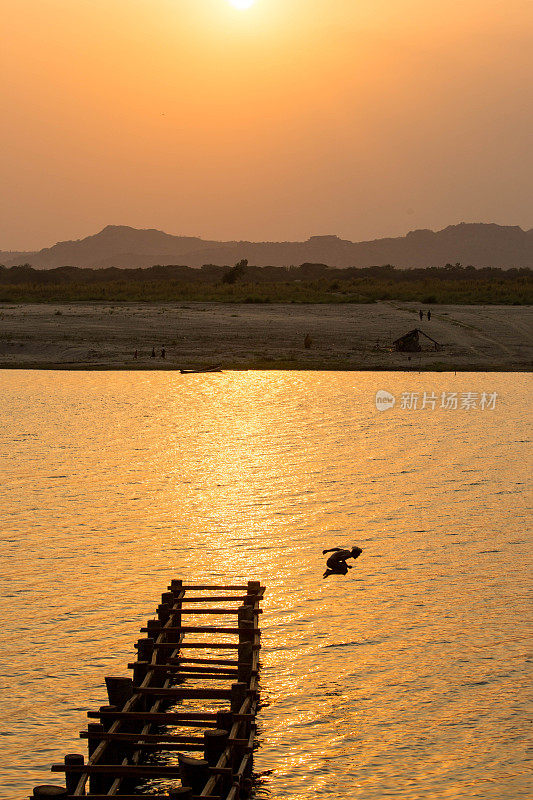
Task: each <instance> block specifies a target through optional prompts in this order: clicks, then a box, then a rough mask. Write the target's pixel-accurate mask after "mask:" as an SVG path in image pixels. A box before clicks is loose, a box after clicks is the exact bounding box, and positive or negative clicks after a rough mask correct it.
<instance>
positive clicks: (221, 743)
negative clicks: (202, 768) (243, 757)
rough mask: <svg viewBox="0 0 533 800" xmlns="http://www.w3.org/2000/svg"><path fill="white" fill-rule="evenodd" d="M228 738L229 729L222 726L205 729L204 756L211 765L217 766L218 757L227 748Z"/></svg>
mask: <svg viewBox="0 0 533 800" xmlns="http://www.w3.org/2000/svg"><path fill="white" fill-rule="evenodd" d="M227 740H228V731H226V730H224V729H222V728H213V729H211V730H207V731H204V758H205V760H206V761H207V763H208V764H209V765H210V766H212V767H214V766H216V764H217V762H218V759H219V758H220V756H221V755H222V753H223V752H224V750H225V749H226V742H227Z"/></svg>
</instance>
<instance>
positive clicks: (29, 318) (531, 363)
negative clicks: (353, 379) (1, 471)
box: [0, 302, 533, 372]
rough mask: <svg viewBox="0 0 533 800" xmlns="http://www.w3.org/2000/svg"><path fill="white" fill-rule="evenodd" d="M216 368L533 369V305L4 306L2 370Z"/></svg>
mask: <svg viewBox="0 0 533 800" xmlns="http://www.w3.org/2000/svg"><path fill="white" fill-rule="evenodd" d="M420 310H423V312H424V318H423V319H422V320H421V319H420V317H419V311H420ZM428 310H431V319H430V320H428V319H427V311H428ZM414 328H417V329H419V330H420V331H421V333H422V334H423V335H422V336H420V342H421V344H422V347H423V349H422V351H420V352H412V353H406V352H398V351H397V350H396V349H395V346H394V341H395V339H397V338H398V337H401V336H403V335H404V334H405V333H407V332H408V331H410V330H413V329H414ZM426 337H430V338H429V339H428V338H426ZM307 338H309V339H310V342H309V341H308V342H307V344H308V345H309V346H306V344H305V342H306V339H307ZM432 340H434V341H435V342H437V343H438V348H439V349H438V350H437V349H436V345H435V344H434V343H433V341H432ZM152 348H153V349H154V353H155V356H154V357H151V352H152ZM163 350H164V352H165V358H164V359H163V358H162V351H163ZM135 351H137V355H138V357H137V358H135V357H134V353H135ZM214 364H217V365H218V364H220V365H221V368H222V369H223V370H253V369H255V370H294V371H299V370H310V371H318V370H320V371H350V372H369V371H376V372H383V371H391V372H530V371H532V368H533V307H532V306H492V305H491V306H462V305H453V306H440V305H432V306H431V307H429V308H425V309H420V307H419V306H418V305H417V304H414V303H396V302H395V303H393V302H383V303H375V304H361V305H357V304H349V305H339V304H320V305H312V304H309V305H300V304H298V305H293V304H289V305H286V304H269V305H259V304H258V305H254V304H241V305H236V304H228V303H186V304H183V303H181V304H177V303H163V304H158V303H153V304H146V303H113V304H110V303H106V304H101V303H98V304H96V303H83V302H77V303H54V304H49V303H47V304H10V305H7V304H2V305H0V369H3V370H10V369H26V370H35V369H42V370H71V371H106V370H108V371H109V370H119V371H124V370H129V371H139V372H144V371H166V372H176V371H179V370H180V369H202V368H205V367H209V366H212V365H214Z"/></svg>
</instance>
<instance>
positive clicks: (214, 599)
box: [181, 594, 248, 603]
mask: <svg viewBox="0 0 533 800" xmlns="http://www.w3.org/2000/svg"><path fill="white" fill-rule="evenodd" d="M247 597H248V595H247V594H244V595H236V594H223V595H215V596H214V597H206V596H205V595H203V596H201V597H187V596H185V597H184V598H183V600H182V601H181V602H182V603H225V602H226V601H227V600H233V601H238V602H239V603H244V601H245V600H246V598H247Z"/></svg>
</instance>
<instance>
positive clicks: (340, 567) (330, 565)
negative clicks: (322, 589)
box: [322, 547, 363, 578]
mask: <svg viewBox="0 0 533 800" xmlns="http://www.w3.org/2000/svg"><path fill="white" fill-rule="evenodd" d="M362 552H363V551H362V550H361V548H360V547H352V549H351V550H343V549H342V548H341V547H332V548H331V549H330V550H322V555H323V556H325V555H326V553H333V555H332V556H330V557H329V558H328V560H327V561H326V567H327V569H326V571H325V572H324V574H323V576H322V577H323V578H328V577H329V576H330V575H346V574H347V572H348V570H349V569H351V568H352V567H351V565H350V564H347V563H346V559H347V558H354V559H355V558H359V556H360V555H361V553H362Z"/></svg>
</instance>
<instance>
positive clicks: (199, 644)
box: [154, 642, 259, 650]
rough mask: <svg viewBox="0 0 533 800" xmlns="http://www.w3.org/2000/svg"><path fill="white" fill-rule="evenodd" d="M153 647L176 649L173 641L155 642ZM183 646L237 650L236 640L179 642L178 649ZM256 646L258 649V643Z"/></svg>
mask: <svg viewBox="0 0 533 800" xmlns="http://www.w3.org/2000/svg"><path fill="white" fill-rule="evenodd" d="M254 646H255V645H254ZM154 647H155V648H158V649H160V650H162V649H164V648H166V649H167V650H176V645H175V644H174V643H173V642H156V643H155V644H154ZM184 648H185V649H189V650H238V649H239V645H238V644H237V643H236V642H180V646H179V648H178V649H179V650H182V649H184ZM257 648H258V649H259V645H258V646H257Z"/></svg>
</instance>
